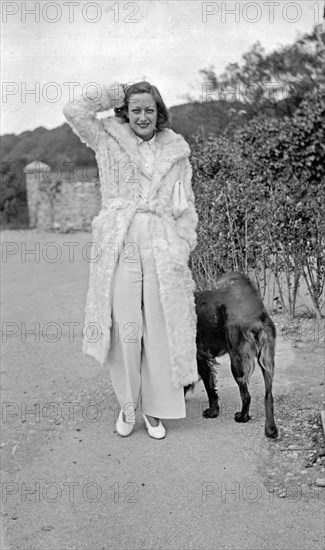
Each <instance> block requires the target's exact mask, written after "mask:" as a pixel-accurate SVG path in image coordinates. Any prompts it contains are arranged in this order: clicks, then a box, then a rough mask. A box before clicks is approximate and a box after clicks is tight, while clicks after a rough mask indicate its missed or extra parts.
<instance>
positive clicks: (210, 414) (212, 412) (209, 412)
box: [203, 407, 219, 418]
mask: <svg viewBox="0 0 325 550" xmlns="http://www.w3.org/2000/svg"><path fill="white" fill-rule="evenodd" d="M218 414H219V407H209V408H208V409H205V411H203V416H204V418H216V417H217V416H218Z"/></svg>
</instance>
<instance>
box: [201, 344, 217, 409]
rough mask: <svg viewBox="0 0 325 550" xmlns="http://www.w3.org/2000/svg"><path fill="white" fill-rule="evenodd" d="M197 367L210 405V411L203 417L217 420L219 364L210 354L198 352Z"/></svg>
mask: <svg viewBox="0 0 325 550" xmlns="http://www.w3.org/2000/svg"><path fill="white" fill-rule="evenodd" d="M197 365H198V372H199V375H200V376H201V378H202V380H203V383H204V386H205V389H206V392H207V395H208V398H209V405H210V407H209V408H208V409H206V410H205V411H203V416H204V417H205V418H216V416H218V414H219V404H218V391H217V377H216V367H217V362H216V360H215V358H214V357H213V355H211V353H210V352H208V351H202V350H198V353H197Z"/></svg>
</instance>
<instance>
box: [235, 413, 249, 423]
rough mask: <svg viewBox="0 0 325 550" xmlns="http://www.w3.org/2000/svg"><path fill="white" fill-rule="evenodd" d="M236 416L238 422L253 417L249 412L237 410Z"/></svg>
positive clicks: (246, 420)
mask: <svg viewBox="0 0 325 550" xmlns="http://www.w3.org/2000/svg"><path fill="white" fill-rule="evenodd" d="M234 418H235V421H236V422H248V421H249V420H250V419H251V418H252V417H251V416H250V415H249V414H247V413H246V414H242V413H241V412H236V413H235V417H234Z"/></svg>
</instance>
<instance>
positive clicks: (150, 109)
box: [128, 93, 157, 141]
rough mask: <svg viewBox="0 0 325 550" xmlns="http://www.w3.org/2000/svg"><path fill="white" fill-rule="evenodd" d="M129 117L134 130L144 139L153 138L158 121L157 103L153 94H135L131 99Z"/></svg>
mask: <svg viewBox="0 0 325 550" xmlns="http://www.w3.org/2000/svg"><path fill="white" fill-rule="evenodd" d="M128 117H129V122H130V126H131V128H132V130H134V132H135V133H136V135H137V136H139V137H141V138H142V139H144V140H146V141H147V140H149V139H151V138H152V136H153V134H154V131H155V128H156V123H157V105H156V102H155V100H154V98H153V97H152V95H151V94H148V93H143V94H133V95H131V97H130V99H129V105H128Z"/></svg>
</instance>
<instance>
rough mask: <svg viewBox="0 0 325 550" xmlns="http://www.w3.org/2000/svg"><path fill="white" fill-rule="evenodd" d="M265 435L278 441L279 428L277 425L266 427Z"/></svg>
mask: <svg viewBox="0 0 325 550" xmlns="http://www.w3.org/2000/svg"><path fill="white" fill-rule="evenodd" d="M264 433H265V435H266V437H271V438H272V439H276V438H277V437H278V428H277V427H276V425H275V424H271V426H265V430H264Z"/></svg>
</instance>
